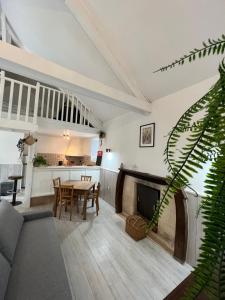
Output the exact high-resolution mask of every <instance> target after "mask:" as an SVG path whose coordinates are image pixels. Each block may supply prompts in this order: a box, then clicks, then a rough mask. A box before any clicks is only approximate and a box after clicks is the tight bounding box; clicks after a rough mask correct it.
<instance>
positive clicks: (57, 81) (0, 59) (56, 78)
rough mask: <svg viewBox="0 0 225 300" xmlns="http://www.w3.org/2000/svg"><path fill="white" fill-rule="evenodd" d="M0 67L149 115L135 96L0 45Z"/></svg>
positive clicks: (10, 46) (149, 110)
mask: <svg viewBox="0 0 225 300" xmlns="http://www.w3.org/2000/svg"><path fill="white" fill-rule="evenodd" d="M0 66H1V68H2V69H5V70H7V71H11V72H14V73H16V74H20V75H22V76H26V77H29V78H32V79H34V80H37V81H40V82H45V83H47V84H49V85H53V86H57V87H60V88H64V89H68V90H70V91H72V92H74V93H77V94H79V95H85V96H88V97H91V98H95V99H97V100H99V101H103V102H106V103H110V104H113V105H117V106H119V107H122V108H125V109H127V110H130V111H134V112H139V113H143V114H146V113H150V112H151V104H150V103H148V102H147V101H144V100H141V99H138V98H136V97H134V96H131V95H129V94H126V93H124V92H122V91H119V90H116V89H114V88H112V87H109V86H107V85H104V84H103V83H101V82H99V81H96V80H93V79H90V78H88V77H86V76H84V75H81V74H80V73H78V72H75V71H73V70H69V69H66V68H64V67H62V66H60V65H58V64H56V63H54V62H51V61H49V60H47V59H44V58H42V57H40V56H38V55H36V54H32V53H28V52H27V51H25V50H24V49H20V48H17V47H14V46H12V45H10V44H7V43H4V42H0Z"/></svg>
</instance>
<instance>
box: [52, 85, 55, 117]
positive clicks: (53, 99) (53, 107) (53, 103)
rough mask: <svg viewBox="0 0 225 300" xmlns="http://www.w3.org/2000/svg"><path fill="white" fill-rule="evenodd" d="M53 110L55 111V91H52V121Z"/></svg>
mask: <svg viewBox="0 0 225 300" xmlns="http://www.w3.org/2000/svg"><path fill="white" fill-rule="evenodd" d="M54 110H55V90H54V91H53V96H52V119H53V118H54Z"/></svg>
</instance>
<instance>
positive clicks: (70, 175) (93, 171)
mask: <svg viewBox="0 0 225 300" xmlns="http://www.w3.org/2000/svg"><path fill="white" fill-rule="evenodd" d="M81 175H88V176H92V181H95V182H98V181H99V177H100V167H97V166H93V167H87V166H74V167H39V168H34V169H33V181H32V192H31V196H32V197H39V196H47V195H52V194H53V193H54V190H53V183H52V179H53V178H57V177H60V178H61V181H66V180H80V179H81Z"/></svg>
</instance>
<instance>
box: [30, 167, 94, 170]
mask: <svg viewBox="0 0 225 300" xmlns="http://www.w3.org/2000/svg"><path fill="white" fill-rule="evenodd" d="M34 169H49V170H50V169H52V170H53V169H57V170H58V169H61V170H74V169H90V170H100V167H99V166H41V167H34Z"/></svg>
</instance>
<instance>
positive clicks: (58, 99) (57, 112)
mask: <svg viewBox="0 0 225 300" xmlns="http://www.w3.org/2000/svg"><path fill="white" fill-rule="evenodd" d="M57 93H58V97H57V110H56V120H57V121H58V119H59V101H60V95H61V94H60V92H57Z"/></svg>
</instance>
